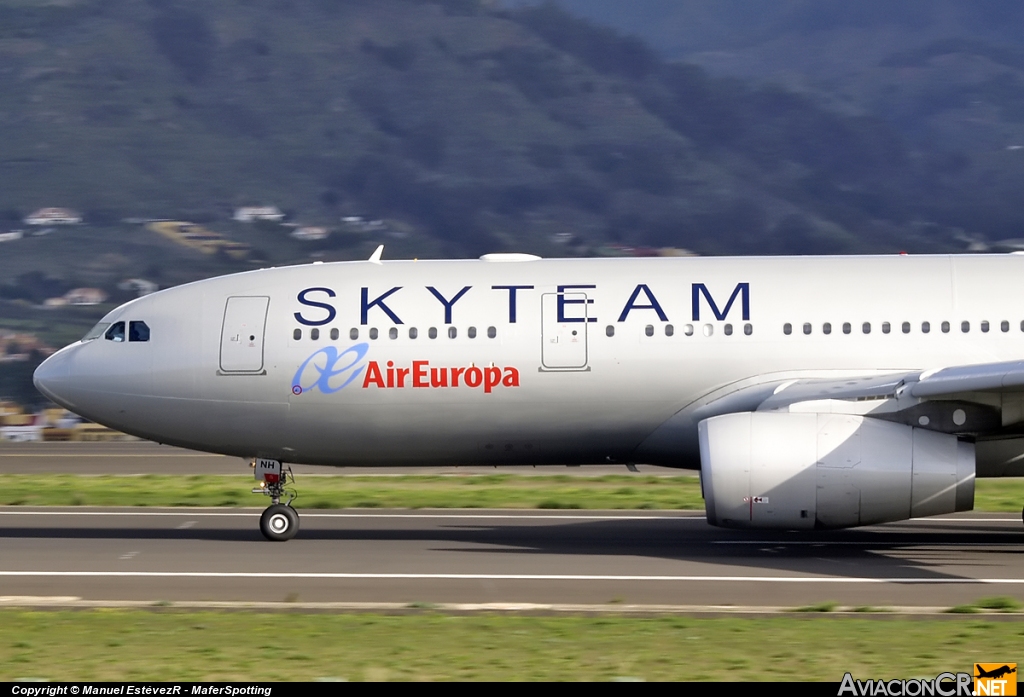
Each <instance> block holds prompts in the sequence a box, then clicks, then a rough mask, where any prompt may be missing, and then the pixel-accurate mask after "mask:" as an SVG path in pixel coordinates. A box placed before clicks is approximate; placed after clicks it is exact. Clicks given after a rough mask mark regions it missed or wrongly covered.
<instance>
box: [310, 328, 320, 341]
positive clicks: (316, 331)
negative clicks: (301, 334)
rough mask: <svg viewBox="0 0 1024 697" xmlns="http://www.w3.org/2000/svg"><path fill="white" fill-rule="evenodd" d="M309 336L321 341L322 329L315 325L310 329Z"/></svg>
mask: <svg viewBox="0 0 1024 697" xmlns="http://www.w3.org/2000/svg"><path fill="white" fill-rule="evenodd" d="M309 338H310V339H312V340H313V341H319V340H320V330H319V329H316V328H315V327H314V328H313V329H310V330H309Z"/></svg>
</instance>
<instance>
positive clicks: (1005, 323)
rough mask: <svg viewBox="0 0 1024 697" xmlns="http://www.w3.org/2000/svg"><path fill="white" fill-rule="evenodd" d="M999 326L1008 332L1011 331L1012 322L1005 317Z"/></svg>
mask: <svg viewBox="0 0 1024 697" xmlns="http://www.w3.org/2000/svg"><path fill="white" fill-rule="evenodd" d="M999 328H1000V329H1001V330H1002V331H1004V332H1008V331H1010V323H1009V322H1007V321H1006V320H1005V319H1004V320H1003V321H1002V322H1000V323H999Z"/></svg>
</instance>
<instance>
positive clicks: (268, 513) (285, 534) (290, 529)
mask: <svg viewBox="0 0 1024 697" xmlns="http://www.w3.org/2000/svg"><path fill="white" fill-rule="evenodd" d="M252 466H253V470H254V474H255V476H256V480H257V481H258V482H259V483H260V485H259V486H258V487H257V488H255V489H253V490H252V493H254V494H263V495H264V496H269V497H270V500H271V501H273V504H272V505H271V506H269V507H268V508H267V510H265V511H263V515H262V516H260V532H262V533H263V536H264V537H265V538H267V539H268V540H273V541H274V542H284V541H285V540H290V539H292V538H293V537H295V535H296V533H298V532H299V514H298V513H296V512H295V509H294V508H292V501H294V500H295V498H296V497H297V496H298V494H297V493H296V492H295V491H294V490H291V491H286V490H285V485H286V484H287V480H288V478H289V477H290V478H291V483H292V484H294V483H295V475H293V474H292V470H291V468H290V467H289V468H288V469H287V470H285V469H284V468H283V467H282V465H281V462H280V461H279V460H267V459H264V458H256V459H255V460H253V462H252ZM285 494H288V501H287V502H286V503H281V497H282V496H284V495H285Z"/></svg>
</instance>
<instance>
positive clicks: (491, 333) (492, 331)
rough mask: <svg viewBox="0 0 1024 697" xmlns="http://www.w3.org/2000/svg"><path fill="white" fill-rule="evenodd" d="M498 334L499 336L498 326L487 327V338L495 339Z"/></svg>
mask: <svg viewBox="0 0 1024 697" xmlns="http://www.w3.org/2000/svg"><path fill="white" fill-rule="evenodd" d="M496 336H498V329H497V327H487V338H488V339H493V338H494V337H496Z"/></svg>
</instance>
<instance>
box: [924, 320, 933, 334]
mask: <svg viewBox="0 0 1024 697" xmlns="http://www.w3.org/2000/svg"><path fill="white" fill-rule="evenodd" d="M931 330H932V323H931V322H921V333H922V334H927V333H928V332H930V331H931Z"/></svg>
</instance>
